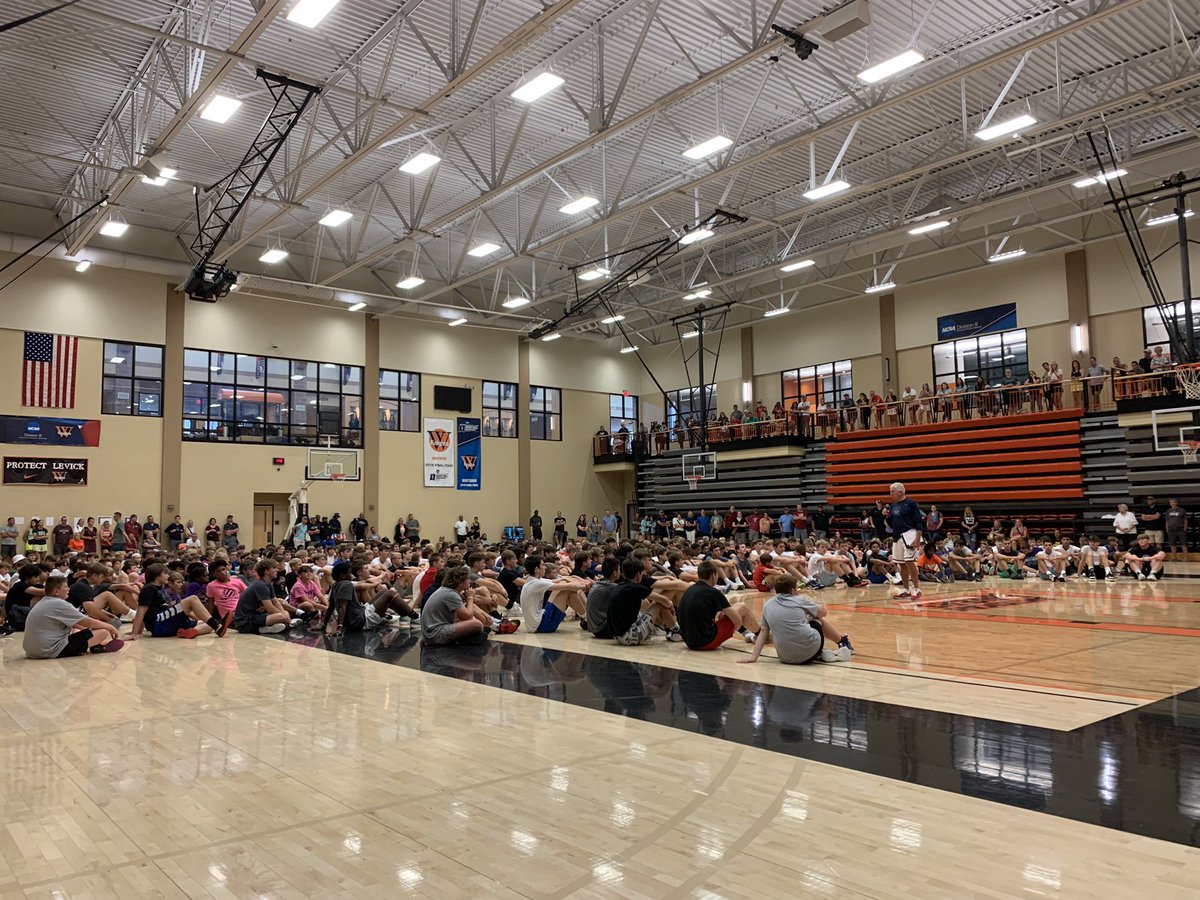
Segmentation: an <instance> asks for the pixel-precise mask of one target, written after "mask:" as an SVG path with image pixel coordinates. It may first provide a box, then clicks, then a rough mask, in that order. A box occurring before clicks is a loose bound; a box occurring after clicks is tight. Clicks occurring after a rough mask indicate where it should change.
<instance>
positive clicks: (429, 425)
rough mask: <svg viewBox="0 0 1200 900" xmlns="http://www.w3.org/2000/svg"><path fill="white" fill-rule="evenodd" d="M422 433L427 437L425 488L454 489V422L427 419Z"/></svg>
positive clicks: (451, 420)
mask: <svg viewBox="0 0 1200 900" xmlns="http://www.w3.org/2000/svg"><path fill="white" fill-rule="evenodd" d="M422 432H423V433H424V435H425V479H424V485H425V487H427V488H431V487H437V488H452V487H454V420H453V419H425V420H424V428H423V429H422Z"/></svg>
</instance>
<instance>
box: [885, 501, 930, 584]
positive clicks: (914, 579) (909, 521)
mask: <svg viewBox="0 0 1200 900" xmlns="http://www.w3.org/2000/svg"><path fill="white" fill-rule="evenodd" d="M890 493H891V500H892V503H891V506H890V507H889V509H888V524H889V525H891V527H892V538H893V541H892V562H894V563H896V564H897V565H898V566H899V567H900V576H901V579H902V581H901V585H900V587H901V590H900V593H898V594H897V595H896V596H897V597H902V598H904V597H907V598H911V599H913V600H919V599H920V597H921V583H920V581H919V576H918V573H917V556H918V555H920V552H921V525H922V519H923V516H922V515H921V507H920V506H918V505H917V501H916V500H914V499H912V498H911V497H909V496H908V493H907V491H905V489H904V485H903V484H902V483H901V482H899V481H897V482H894V483H893V484H892V487H891V492H890Z"/></svg>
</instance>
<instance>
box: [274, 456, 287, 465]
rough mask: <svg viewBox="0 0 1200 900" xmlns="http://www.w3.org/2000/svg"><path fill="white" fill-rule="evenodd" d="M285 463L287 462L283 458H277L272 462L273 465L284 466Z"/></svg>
mask: <svg viewBox="0 0 1200 900" xmlns="http://www.w3.org/2000/svg"><path fill="white" fill-rule="evenodd" d="M284 462H286V460H285V459H284V458H283V457H282V456H276V457H275V458H274V459H272V460H271V465H273V466H282V465H283V464H284Z"/></svg>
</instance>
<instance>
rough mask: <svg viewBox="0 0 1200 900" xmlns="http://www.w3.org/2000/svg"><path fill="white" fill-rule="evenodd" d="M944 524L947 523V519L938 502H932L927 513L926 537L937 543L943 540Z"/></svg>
mask: <svg viewBox="0 0 1200 900" xmlns="http://www.w3.org/2000/svg"><path fill="white" fill-rule="evenodd" d="M943 524H945V519H944V517H943V516H942V512H941V510H939V509H938V508H937V504H936V503H931V504H930V505H929V512H928V513H926V514H925V539H926V540H927V541H932V542H933V543H935V544H936V543H937V542H938V541H939V540H941V537H942V525H943Z"/></svg>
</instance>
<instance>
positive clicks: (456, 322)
mask: <svg viewBox="0 0 1200 900" xmlns="http://www.w3.org/2000/svg"><path fill="white" fill-rule="evenodd" d="M466 324H467V320H466V319H464V318H463V317H462V316H459V317H458V318H457V319H455V320H454V321H453V322H451V323H450V327H451V328H457V327H458V326H459V325H466Z"/></svg>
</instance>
